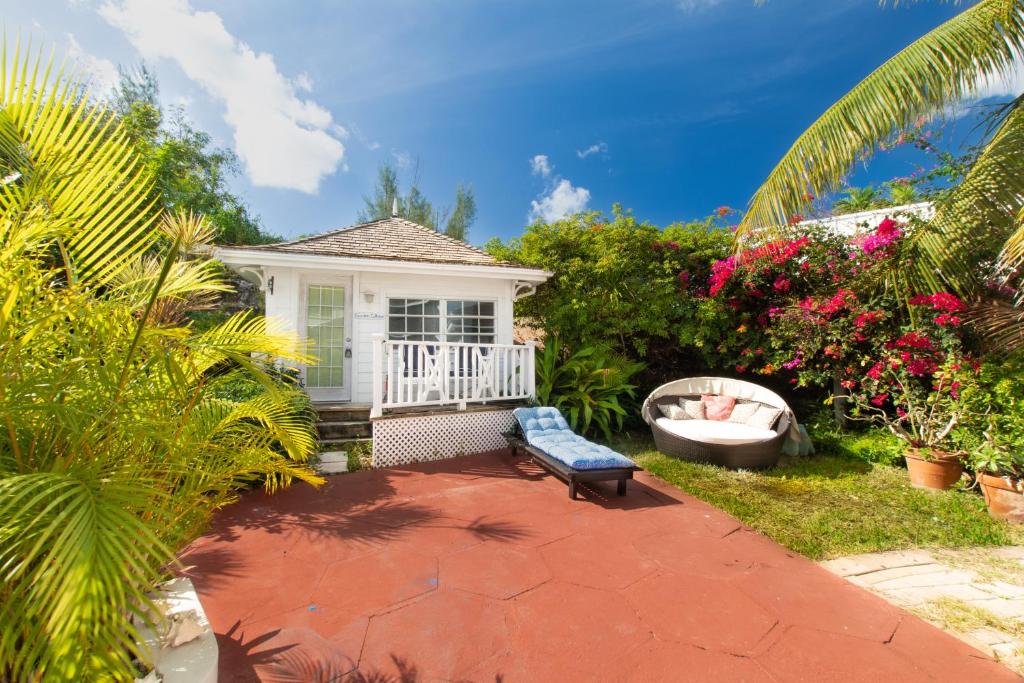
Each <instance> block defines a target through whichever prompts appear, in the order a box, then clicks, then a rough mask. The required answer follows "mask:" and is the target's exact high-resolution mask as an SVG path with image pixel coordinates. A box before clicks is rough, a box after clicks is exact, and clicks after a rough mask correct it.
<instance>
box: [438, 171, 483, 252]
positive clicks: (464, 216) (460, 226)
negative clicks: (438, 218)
mask: <svg viewBox="0 0 1024 683" xmlns="http://www.w3.org/2000/svg"><path fill="white" fill-rule="evenodd" d="M475 220H476V197H474V196H473V186H472V185H463V184H462V183H459V186H458V187H456V188H455V207H454V208H453V209H452V213H451V216H449V217H448V225H447V226H445V230H444V232H445V234H446V235H448V236H449V237H454V238H455V239H457V240H462V241H463V242H465V241H466V239H467V238H468V237H469V228H470V226H471V225H473V222H474V221H475Z"/></svg>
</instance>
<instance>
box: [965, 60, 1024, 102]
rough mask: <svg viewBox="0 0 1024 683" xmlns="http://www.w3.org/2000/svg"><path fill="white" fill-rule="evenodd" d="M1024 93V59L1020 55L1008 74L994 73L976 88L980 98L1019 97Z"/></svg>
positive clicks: (976, 93) (976, 95)
mask: <svg viewBox="0 0 1024 683" xmlns="http://www.w3.org/2000/svg"><path fill="white" fill-rule="evenodd" d="M1021 93H1024V61H1022V59H1021V58H1019V57H1018V59H1017V60H1016V62H1015V63H1014V68H1013V70H1012V71H1011V72H1010V73H1008V74H1006V76H1000V75H992V76H989V77H988V78H985V79H983V80H982V81H981V82H980V83H979V84H978V87H977V88H975V97H976V99H979V100H984V99H988V98H989V97H1017V96H1019V95H1020V94H1021Z"/></svg>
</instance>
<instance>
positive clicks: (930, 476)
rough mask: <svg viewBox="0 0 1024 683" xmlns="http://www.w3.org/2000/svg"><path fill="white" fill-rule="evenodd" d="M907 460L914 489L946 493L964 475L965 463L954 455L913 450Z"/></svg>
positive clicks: (908, 454) (908, 452) (908, 453)
mask: <svg viewBox="0 0 1024 683" xmlns="http://www.w3.org/2000/svg"><path fill="white" fill-rule="evenodd" d="M906 459H907V471H909V472H910V483H911V484H912V485H913V486H914V488H919V489H934V490H939V491H945V490H946V489H950V488H953V485H954V484H956V483H957V482H958V481H960V477H961V476H963V473H964V466H963V463H962V462H960V458H958V457H957V456H956V455H953V454H952V453H942V452H939V451H931V452H928V451H922V450H918V449H916V448H912V449H910V450H908V451H907V453H906Z"/></svg>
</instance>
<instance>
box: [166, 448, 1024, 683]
mask: <svg viewBox="0 0 1024 683" xmlns="http://www.w3.org/2000/svg"><path fill="white" fill-rule="evenodd" d="M583 495H584V496H585V498H586V499H585V500H582V501H570V500H569V499H568V498H567V497H566V496H565V489H564V485H562V484H561V483H559V482H557V481H555V480H554V479H552V478H551V477H549V476H546V475H544V473H543V472H542V471H539V470H538V469H536V468H534V467H533V466H531V465H530V464H529V463H528V462H527V461H526V460H524V459H519V458H511V457H510V456H509V455H508V454H507V453H505V452H499V453H492V454H481V455H474V456H465V457H459V458H452V459H448V460H442V461H437V462H433V463H428V464H419V465H412V466H406V467H402V468H390V469H380V470H372V471H363V472H357V473H354V474H351V475H345V476H342V477H336V478H333V479H331V480H330V481H329V482H328V484H326V485H325V486H324V487H323V488H322V489H320V490H315V489H313V488H311V487H309V486H305V485H299V486H295V487H292V488H291V489H288V490H286V491H284V492H282V493H280V494H278V495H275V496H266V495H264V494H262V493H259V492H254V493H250V494H247V495H245V496H243V499H242V501H241V502H240V503H239V504H237V505H234V506H232V507H231V508H228V509H226V510H224V511H223V513H221V514H220V515H219V516H218V517H217V518H216V519H215V520H214V523H213V527H212V529H211V531H210V532H209V533H208V534H207V535H206V536H204V537H202V538H200V539H198V540H197V541H196V542H195V543H193V544H192V545H191V546H190V547H189V548H188V549H187V550H186V551H185V553H184V554H183V556H182V562H183V563H184V565H186V566H190V567H191V569H190V570H189V572H188V573H189V575H190V576H192V578H193V580H194V581H195V584H196V587H197V589H198V590H199V592H200V595H201V598H202V600H203V605H204V607H205V608H206V611H207V614H208V615H209V617H210V620H211V623H212V625H213V627H214V630H215V631H216V633H217V637H218V642H219V646H220V652H221V665H220V680H222V681H250V680H275V681H280V680H304V681H305V680H334V679H335V678H338V677H341V676H343V675H345V674H347V673H350V672H355V673H351V679H349V678H346V679H345V680H353V681H371V680H402V681H405V682H407V683H409V682H413V681H431V680H439V679H440V680H470V681H495V680H502V681H506V683H515V682H516V681H531V682H535V681H576V680H581V681H582V680H586V681H602V680H607V681H645V682H647V681H660V680H680V679H681V678H687V679H692V680H696V679H699V680H747V681H760V680H765V681H767V680H776V681H791V680H889V679H891V680H900V681H917V680H922V681H923V680H934V679H941V680H985V681H999V680H1007V681H1009V680H1016V677H1015V676H1014V675H1013V674H1012V673H1011V672H1010V671H1008V670H1007V669H1004V668H1003V667H1001V666H1000V665H998V664H996V663H995V662H993V661H992V660H990V659H988V658H986V657H985V656H984V655H982V654H981V653H979V652H977V651H975V650H972V649H971V648H970V647H968V646H967V645H965V644H964V643H962V642H960V641H958V640H956V639H954V638H952V637H951V636H948V635H946V634H944V633H942V632H941V631H939V630H937V629H935V628H933V627H931V626H929V625H928V624H926V623H924V622H922V621H921V620H919V619H917V618H916V617H914V616H911V615H910V614H907V613H905V612H902V611H900V610H898V609H896V608H894V607H892V606H891V605H889V604H888V603H886V602H884V601H883V600H881V599H880V598H877V597H875V596H873V595H871V594H869V593H867V592H866V591H863V590H861V589H859V588H856V587H854V586H852V585H850V584H848V583H846V582H845V581H844V580H843V579H841V578H839V577H836V576H833V575H831V574H830V573H828V572H827V571H825V570H824V569H821V568H820V567H818V566H817V565H815V564H814V563H813V562H811V561H809V560H807V559H805V558H803V557H800V556H797V555H794V554H793V553H791V552H789V551H787V550H786V549H784V548H782V547H781V546H779V545H776V544H775V543H773V542H771V541H769V540H767V539H765V538H764V537H762V536H760V535H758V534H756V533H754V532H752V531H750V530H749V529H747V528H745V527H743V526H742V525H741V524H740V523H738V522H737V521H736V520H735V519H733V518H731V517H729V516H728V515H726V514H725V513H723V512H721V511H719V510H717V509H715V508H712V507H710V506H708V505H706V504H704V503H702V502H700V501H698V500H696V499H693V498H690V497H688V496H686V495H684V494H682V493H680V492H679V491H678V490H676V489H674V488H672V487H670V486H668V485H666V484H664V483H663V482H661V481H659V480H657V479H655V478H653V477H651V476H649V475H646V474H644V473H640V474H639V475H638V477H637V480H636V481H635V482H634V485H633V486H631V488H630V490H629V495H627V496H626V497H624V498H619V497H617V496H616V495H614V487H613V486H605V485H596V486H594V487H593V488H590V489H586V490H584V491H583Z"/></svg>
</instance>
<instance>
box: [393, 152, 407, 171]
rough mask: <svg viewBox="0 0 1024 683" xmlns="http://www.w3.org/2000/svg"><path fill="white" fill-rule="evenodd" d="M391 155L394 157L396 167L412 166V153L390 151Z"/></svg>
mask: <svg viewBox="0 0 1024 683" xmlns="http://www.w3.org/2000/svg"><path fill="white" fill-rule="evenodd" d="M391 156H392V157H394V158H395V165H396V166H398V168H409V167H410V166H412V155H411V154H409V153H408V152H392V153H391Z"/></svg>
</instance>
